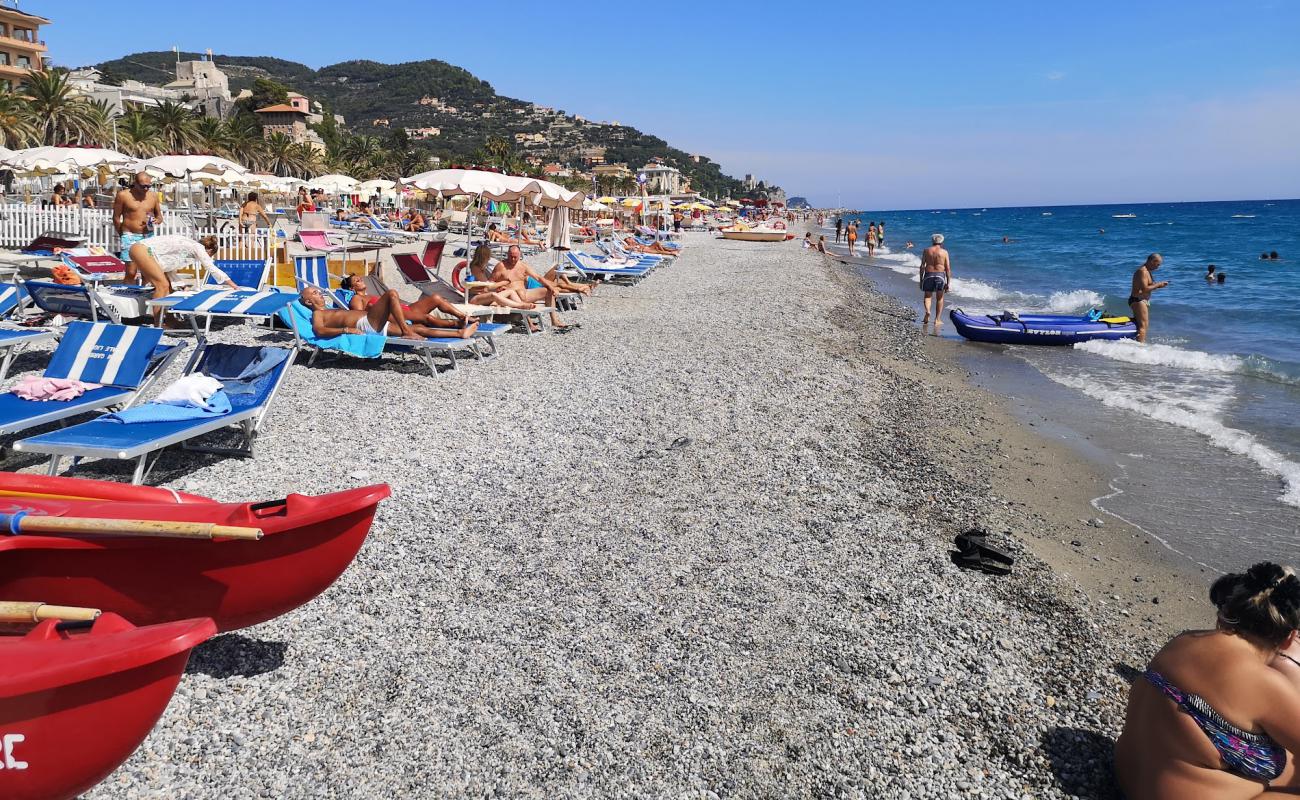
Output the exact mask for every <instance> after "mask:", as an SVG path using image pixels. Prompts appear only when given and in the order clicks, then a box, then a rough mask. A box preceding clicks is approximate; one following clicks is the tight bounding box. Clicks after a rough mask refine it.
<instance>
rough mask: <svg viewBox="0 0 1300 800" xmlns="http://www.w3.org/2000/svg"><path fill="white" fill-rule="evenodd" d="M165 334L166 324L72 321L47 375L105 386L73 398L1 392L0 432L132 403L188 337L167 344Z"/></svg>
mask: <svg viewBox="0 0 1300 800" xmlns="http://www.w3.org/2000/svg"><path fill="white" fill-rule="evenodd" d="M51 335H52V334H51ZM162 335H163V331H162V329H161V328H142V327H139V326H130V325H112V324H109V323H107V322H97V323H96V322H73V323H70V324H69V325H68V327H67V329H66V330H65V331H64V333H63V338H62V340H60V341H59V346H58V347H57V348H56V349H55V351H54V354H53V355H52V356H50V364H49V366H48V367H46V369H45V372H44V373H43V377H46V378H66V379H69V380H79V381H85V382H87V383H98V384H100V386H101V388H99V389H90V390H87V391H86V392H85V393H84V394H82V395H81V396H80V397H77V398H74V399H72V400H23V399H22V398H20V397H19V396H18V395H16V394H13V393H11V392H6V393H4V394H0V434H9V433H17V432H18V431H23V430H27V429H28V428H32V427H35V426H37V425H44V424H46V423H49V422H59V421H62V420H65V419H68V418H70V417H75V416H77V415H78V414H84V413H86V412H87V411H99V410H102V409H105V408H108V407H111V406H130V405H131V404H132V403H134V402H135V400H136V399H137V398H138V397H139V396H140V393H141V392H142V391H144V390H145V389H146V388H147V387H148V386H149V384H151V383H152V382H153V381H154V379H155V378H157V376H158V375H159V374H161V373H162V371H163V369H164V368H165V367H166V366H167V365H168V364H169V363H171V361H172V359H173V358H175V357H176V356H177V354H179V353H180V352H181V350H183V349H184V348H185V345H184V343H181V344H174V345H165V344H162V343H161V341H162Z"/></svg>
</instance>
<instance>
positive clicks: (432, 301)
mask: <svg viewBox="0 0 1300 800" xmlns="http://www.w3.org/2000/svg"><path fill="white" fill-rule="evenodd" d="M339 288H340V289H341V290H343V291H345V292H349V293H350V295H351V296H350V297H349V298H348V308H350V309H352V310H353V311H365V310H367V309H369V308H370V307H371V306H372V305H374V304H375V303H378V302H379V301H380V299H381V297H377V296H375V295H372V294H369V293H367V291H366V280H365V278H363V277H361V276H360V275H355V274H348V275H344V276H343V282H342V283H341V284H340V285H339ZM384 294H385V295H388V296H391V297H394V298H397V304H398V305H399V306H401V308H402V313H403V314H404V315H405V316H406V321H407V322H414V323H418V324H420V325H428V326H429V327H431V328H442V329H444V330H445V331H446V333H444V334H443V335H444V336H456V337H460V338H461V339H465V338H467V337H469V336H470V335H471V334H472V333H474V327H475V326H476V325H477V324H478V323H477V322H475V321H474V319H473V318H472V317H470V315H469V314H466V313H465V312H464V311H461V310H460V309H459V308H457V307H456V306H455V304H453V303H451V302H450V301H448V300H444V299H443V298H441V297H438V296H437V295H433V294H426V295H422V296H421V297H420V299H419V300H416V301H415V302H414V303H411V304H410V305H406V304H405V303H403V302H402V300H401V298H400V297H398V295H397V290H396V289H389V290H388V291H387V292H385V293H384ZM434 309H437V310H438V311H441V312H443V313H444V314H449V315H451V316H452V317H453V319H447V318H445V317H439V316H436V315H435V314H433V313H432V312H433V310H434ZM448 329H451V330H448Z"/></svg>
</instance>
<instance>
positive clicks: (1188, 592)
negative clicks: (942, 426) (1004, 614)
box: [824, 254, 1217, 646]
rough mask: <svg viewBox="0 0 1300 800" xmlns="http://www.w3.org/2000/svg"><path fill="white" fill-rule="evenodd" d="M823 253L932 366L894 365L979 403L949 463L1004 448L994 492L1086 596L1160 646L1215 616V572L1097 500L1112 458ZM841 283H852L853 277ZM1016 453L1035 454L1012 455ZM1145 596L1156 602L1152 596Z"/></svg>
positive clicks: (862, 274) (847, 264) (861, 271)
mask: <svg viewBox="0 0 1300 800" xmlns="http://www.w3.org/2000/svg"><path fill="white" fill-rule="evenodd" d="M824 258H826V259H827V261H828V265H830V264H833V265H834V266H831V269H832V270H836V268H837V267H838V268H839V270H838V271H840V272H842V273H845V274H846V275H847V276H849V277H848V281H847V282H848V283H850V284H851V282H852V280H853V279H854V277H856V279H857V280H859V281H863V282H867V283H869V284H870V286H871V288H872V291H873V292H876V293H877V295H878V297H879V298H881V299H883V300H886V301H888V302H890V303H892V304H893V305H894V306H895V308H894V310H893V311H894V313H896V314H898V315H899V316H900V317H902V318H906V319H908V320H910V321H911V324H912V327H913V329H914V333H915V335H916V336H917V337H918V338H919V339H920V340H921V342H922V352H923V353H924V354H925V355H926V356H927V357H928V358H929V359H930V360H931V362H932V363H933V364H935V365H936V366H937V367H938V369H926V368H919V367H918V366H917V365H916V364H914V363H909V362H905V361H898V360H890V361H889V366H890V367H891V368H893V369H896V370H899V371H900V372H902V373H904V374H908V375H909V376H910V377H912V378H914V379H917V380H929V381H934V382H936V383H938V384H940V385H942V386H943V387H944V388H945V389H946V391H949V392H952V393H954V394H957V395H964V396H966V398H967V399H969V400H970V401H972V402H973V403H974V404H975V405H977V406H978V408H979V414H980V416H981V418H982V420H983V421H985V423H986V424H985V425H984V426H981V427H980V428H979V429H976V430H970V431H961V430H950V431H947V432H946V434H947V436H948V437H949V438H950V440H952V441H961V440H962V438H961V437H965V440H966V441H967V445H968V446H966V447H961V446H953V447H949V448H944V449H943V451H944V452H945V454H946V455H947V456H948V461H947V465H948V466H949V467H950V468H953V469H956V470H962V469H966V468H969V465H970V464H971V463H976V464H978V463H986V462H984V461H983V460H982V459H980V458H976V459H973V460H971V459H969V458H968V457H967V451H968V450H970V449H978V450H981V451H984V453H994V454H1000V455H1001V456H1002V458H1001V459H999V460H1000V462H1001V463H998V464H997V471H996V473H994V478H993V479H992V480H991V481H989V484H988V485H989V488H990V490H991V494H993V495H994V496H996V497H1000V498H1002V499H1003V500H1004V501H1007V502H1009V503H1010V504H1011V505H1012V506H1013V507H1016V508H1019V509H1021V510H1022V511H1026V512H1028V513H1029V514H1030V515H1031V516H1032V518H1033V519H1035V520H1036V521H1038V522H1039V523H1040V525H1041V527H1042V528H1043V529H1049V528H1050V529H1051V533H1048V532H1047V531H1046V530H1043V529H1040V530H1034V529H1030V530H1028V531H1027V534H1028V535H1025V534H1020V535H1019V538H1020V539H1021V541H1022V542H1024V543H1025V544H1026V545H1027V546H1029V547H1030V549H1031V550H1032V551H1033V552H1034V554H1035V555H1036V556H1037V557H1039V558H1040V559H1042V560H1043V561H1044V562H1045V563H1047V564H1048V565H1049V566H1051V567H1052V568H1053V569H1054V570H1056V571H1058V572H1060V573H1061V575H1062V577H1065V578H1073V579H1075V580H1077V581H1078V582H1079V584H1080V585H1081V586H1082V587H1083V589H1084V591H1085V593H1086V595H1087V596H1088V597H1089V598H1091V600H1092V601H1093V602H1096V603H1098V604H1099V605H1100V606H1101V607H1103V608H1106V607H1112V608H1118V609H1119V613H1120V619H1118V620H1116V621H1117V622H1119V623H1120V624H1121V627H1123V628H1125V629H1126V630H1128V631H1129V632H1130V633H1132V634H1133V635H1136V636H1139V637H1141V638H1143V639H1148V640H1149V641H1150V642H1152V643H1155V644H1156V645H1157V646H1159V645H1160V644H1163V643H1164V641H1165V640H1166V639H1167V638H1169V637H1170V636H1172V635H1174V634H1176V633H1177V632H1179V631H1181V630H1186V629H1189V628H1197V627H1202V626H1204V625H1205V621H1206V620H1207V619H1211V618H1212V617H1213V608H1212V606H1211V605H1210V603H1209V599H1208V596H1207V593H1208V590H1209V583H1210V581H1212V580H1213V578H1214V577H1217V576H1216V575H1213V574H1208V573H1207V572H1206V570H1205V569H1203V568H1200V567H1198V566H1197V565H1196V564H1195V563H1193V562H1192V561H1191V560H1190V559H1189V558H1187V557H1186V556H1185V555H1183V554H1181V553H1178V552H1177V551H1175V550H1173V549H1172V548H1170V547H1169V546H1167V545H1166V544H1164V543H1163V542H1162V541H1160V540H1159V539H1158V537H1156V536H1154V535H1153V534H1151V533H1150V532H1148V531H1146V530H1144V529H1143V528H1141V527H1139V526H1137V525H1134V524H1132V523H1130V522H1129V521H1127V520H1125V519H1123V518H1122V517H1119V516H1117V515H1116V514H1114V513H1113V512H1111V511H1108V510H1106V509H1104V508H1102V507H1101V506H1099V505H1095V503H1097V502H1098V501H1101V500H1103V499H1104V498H1105V497H1106V496H1107V495H1110V494H1111V493H1112V492H1113V491H1114V488H1113V485H1112V475H1113V474H1114V470H1116V469H1118V467H1117V465H1115V464H1102V463H1099V462H1098V461H1094V460H1092V459H1089V458H1087V457H1085V456H1084V455H1083V454H1082V453H1081V452H1080V451H1079V450H1077V449H1076V448H1074V447H1072V446H1071V445H1070V444H1068V443H1065V442H1062V441H1058V440H1057V439H1056V438H1054V437H1052V436H1051V435H1049V434H1048V433H1047V432H1046V429H1047V428H1049V427H1050V426H1051V421H1050V420H1047V419H1045V418H1041V417H1040V418H1039V420H1040V422H1041V423H1042V424H1043V428H1042V429H1038V428H1037V424H1038V423H1034V422H1031V421H1029V420H1028V419H1025V418H1023V417H1022V415H1021V414H1018V413H1017V411H1016V410H1015V409H1013V405H1014V401H1013V400H1012V399H1010V398H1008V397H1004V396H1001V395H998V394H995V393H993V392H992V391H990V390H988V389H986V388H984V387H982V386H980V385H978V384H977V382H976V380H975V376H974V375H973V374H972V373H971V372H970V371H969V369H968V368H967V367H966V366H965V365H963V363H962V358H963V353H962V352H961V343H960V342H958V341H954V340H950V339H946V338H943V337H939V336H932V335H929V334H925V333H922V331H921V330H920V328H919V319H918V318H917V315H916V313H915V311H914V310H913V309H912V308H911V307H909V306H908V305H906V304H905V303H903V302H902V301H901V300H899V299H897V298H895V297H893V296H892V295H891V294H889V293H886V292H883V291H880V290H878V289H876V288H875V284H876V282H875V281H874V280H873V279H872V277H871V274H870V272H868V267H869V265H867V264H865V263H855V262H853V261H849V260H847V259H846V258H843V257H840V256H838V255H833V254H832V255H827V256H825V257H824ZM842 288H844V289H845V290H846V291H852V287H851V285H849V286H843V287H842ZM1022 453H1023V454H1028V456H1029V457H1030V458H1031V459H1032V460H1031V461H1029V462H1025V461H1022V460H1019V459H1018V458H1013V457H1012V455H1009V454H1015V455H1016V456H1019V455H1020V454H1022ZM1048 497H1050V498H1051V499H1050V500H1049V499H1047V498H1048ZM1098 518H1100V519H1102V521H1103V523H1104V524H1103V525H1102V526H1101V527H1095V526H1094V525H1092V524H1090V521H1091V520H1093V519H1098ZM990 532H992V531H991V530H990ZM1076 542H1077V543H1078V544H1076ZM1134 578H1141V580H1139V581H1135V580H1134ZM1116 596H1118V599H1116ZM1152 598H1158V599H1159V603H1152ZM1144 606H1145V607H1144ZM1139 610H1140V612H1139ZM1153 626H1155V631H1156V632H1154V633H1153V631H1152V627H1153Z"/></svg>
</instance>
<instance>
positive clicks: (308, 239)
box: [298, 229, 344, 253]
mask: <svg viewBox="0 0 1300 800" xmlns="http://www.w3.org/2000/svg"><path fill="white" fill-rule="evenodd" d="M298 241H300V242H302V244H303V247H306V248H307V249H308V250H314V251H316V252H318V253H338V252H342V251H343V249H344V247H343V245H341V244H334V243H333V242H331V241H330V240H329V236H328V235H327V234H326V233H325V231H317V230H306V229H300V230H299V231H298Z"/></svg>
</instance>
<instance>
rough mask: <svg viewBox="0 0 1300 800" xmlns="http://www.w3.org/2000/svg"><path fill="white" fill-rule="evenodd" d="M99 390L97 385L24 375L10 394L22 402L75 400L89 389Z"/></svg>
mask: <svg viewBox="0 0 1300 800" xmlns="http://www.w3.org/2000/svg"><path fill="white" fill-rule="evenodd" d="M98 388H100V386H99V384H98V383H86V382H85V381H78V380H73V379H70V378H46V377H45V376H43V375H24V376H23V377H21V378H19V379H18V383H17V384H16V385H15V386H14V388H12V389H10V391H11V392H13V393H14V394H16V395H18V396H19V397H20V398H22V399H23V400H62V401H64V402H66V401H68V400H75V399H76V398H78V397H81V396H82V395H83V394H85V393H86V392H87V391H89V390H91V389H98Z"/></svg>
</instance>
